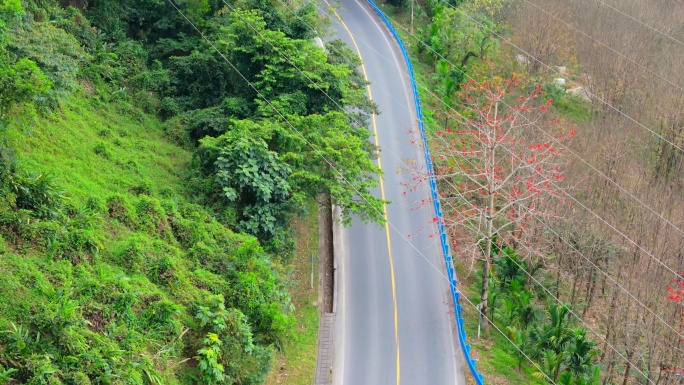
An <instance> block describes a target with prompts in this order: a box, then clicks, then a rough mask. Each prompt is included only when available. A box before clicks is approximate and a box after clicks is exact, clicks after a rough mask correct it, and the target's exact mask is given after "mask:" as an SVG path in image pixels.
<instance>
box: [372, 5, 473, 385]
mask: <svg viewBox="0 0 684 385" xmlns="http://www.w3.org/2000/svg"><path fill="white" fill-rule="evenodd" d="M367 1H368V3H369V4H370V5H371V7H373V9H374V10H375V12H377V14H378V15H379V16H380V18H381V19H382V21H383V22H384V23H385V25H386V26H387V28H388V29H389V31H390V32H391V33H392V36H394V39H395V40H396V41H397V44H399V48H401V52H402V54H403V55H404V60H406V66H407V67H408V73H409V77H410V78H411V88H412V89H413V100H414V102H415V103H416V113H417V115H418V126H419V127H420V137H421V138H422V140H423V149H424V155H425V163H426V164H427V169H428V175H429V178H430V192H431V194H432V203H433V205H434V207H435V215H436V216H437V224H438V227H439V238H440V240H441V242H442V251H443V252H444V261H445V263H446V269H447V273H448V275H449V280H450V281H451V285H450V286H451V298H452V299H453V301H454V311H455V313H456V326H457V330H458V341H459V343H460V344H461V349H462V350H463V354H464V356H465V360H466V363H467V364H468V368H470V372H471V373H472V374H473V377H475V382H477V384H478V385H484V376H483V375H482V374H480V373H478V372H477V368H476V363H477V360H474V359H472V358H471V357H470V345H468V344H467V343H466V332H465V330H464V326H463V324H464V321H463V314H462V306H461V304H460V301H459V299H460V294H461V293H460V292H459V291H458V290H457V289H456V285H457V284H458V280H457V279H456V275H455V274H454V262H453V258H452V257H451V253H450V252H449V242H448V241H447V234H446V232H445V229H444V221H443V220H442V209H441V204H440V202H439V194H438V193H437V183H436V182H435V174H434V172H433V171H432V170H433V167H432V158H431V157H430V148H429V147H428V142H427V137H426V136H425V125H424V123H423V110H422V108H421V107H420V96H419V95H418V87H417V86H416V78H415V76H414V75H413V66H412V65H411V59H410V58H409V54H408V51H407V50H406V47H405V46H404V42H403V41H402V40H401V37H399V34H398V33H397V31H396V30H395V29H394V27H393V26H392V23H391V22H390V21H389V19H388V18H387V16H385V13H384V12H382V11H381V10H380V8H378V6H377V5H376V4H375V2H373V0H367Z"/></svg>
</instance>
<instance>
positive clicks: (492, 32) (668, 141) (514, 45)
mask: <svg viewBox="0 0 684 385" xmlns="http://www.w3.org/2000/svg"><path fill="white" fill-rule="evenodd" d="M442 2H443V3H444V4H445V5H447V6H448V7H450V8H452V9H454V10H456V11H458V12H460V13H461V14H462V15H464V16H465V17H467V18H468V19H470V20H471V21H472V22H473V23H475V24H477V25H478V26H480V28H481V29H482V30H483V32H484V31H489V32H490V33H491V34H492V35H494V36H496V37H498V38H499V39H501V40H502V41H503V42H505V43H506V44H508V45H510V46H511V47H514V48H515V49H517V50H518V51H520V52H522V53H524V54H525V55H527V56H528V57H530V58H532V59H534V60H535V61H536V62H538V63H539V64H541V65H543V66H544V67H546V68H548V69H549V70H551V71H553V72H554V73H556V74H557V75H558V76H560V77H561V78H562V79H565V80H568V79H567V78H565V77H564V76H563V74H561V73H560V72H558V71H557V70H556V69H555V68H553V67H551V66H549V65H548V64H546V63H544V62H543V61H541V60H540V59H538V58H537V57H536V56H534V55H532V54H530V53H529V52H527V51H525V50H524V49H522V48H520V47H519V46H518V45H516V44H515V43H513V42H511V41H510V40H508V39H506V38H505V37H503V36H501V34H499V33H497V32H496V31H494V30H493V29H491V28H488V27H487V26H485V25H483V24H482V23H481V22H479V21H477V20H475V19H474V18H473V17H472V16H470V15H468V13H467V12H464V11H463V10H461V9H459V8H456V7H455V6H453V5H451V4H449V3H448V2H446V1H444V0H442ZM445 60H446V59H445ZM452 65H453V63H452ZM587 92H588V93H589V94H590V95H591V96H593V97H594V98H595V99H597V100H598V101H600V102H601V103H603V104H604V105H606V106H608V107H609V108H610V109H612V110H614V111H615V112H617V113H618V114H620V115H622V116H624V117H625V118H627V119H628V120H630V121H631V122H633V123H636V124H637V125H638V126H640V127H642V128H644V129H645V130H647V131H649V132H650V133H651V134H653V135H654V136H656V137H658V138H660V139H661V140H662V141H664V142H666V143H668V144H669V145H671V146H672V147H674V148H676V149H678V150H679V151H682V152H684V149H683V148H681V147H679V146H678V145H676V144H675V143H673V142H672V141H670V140H668V139H667V138H665V137H664V136H662V135H660V134H658V133H657V132H655V131H654V130H653V129H651V128H649V127H646V126H645V125H644V124H642V123H641V122H639V121H637V120H636V119H634V118H632V117H631V116H629V115H627V114H626V113H624V112H622V111H621V110H620V109H618V108H616V107H614V106H613V105H612V104H610V103H608V102H607V101H605V100H603V99H601V98H600V97H599V96H598V95H596V94H594V93H593V92H591V91H589V90H587Z"/></svg>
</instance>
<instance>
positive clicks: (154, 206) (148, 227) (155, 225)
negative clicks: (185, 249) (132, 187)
mask: <svg viewBox="0 0 684 385" xmlns="http://www.w3.org/2000/svg"><path fill="white" fill-rule="evenodd" d="M135 214H136V228H137V229H138V230H141V231H145V232H147V233H150V234H159V235H162V236H163V235H165V234H166V233H167V232H168V230H169V227H168V223H167V217H166V211H165V210H164V208H162V206H161V204H160V203H159V201H158V200H157V199H154V198H150V197H148V196H145V195H142V196H140V199H139V200H138V202H137V203H136V204H135Z"/></svg>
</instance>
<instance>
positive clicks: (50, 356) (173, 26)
mask: <svg viewBox="0 0 684 385" xmlns="http://www.w3.org/2000/svg"><path fill="white" fill-rule="evenodd" d="M68 4H71V5H74V6H75V7H69V8H64V7H65V6H66V5H68ZM177 4H179V6H180V7H181V9H182V10H183V12H184V13H186V14H187V15H188V17H189V18H190V19H191V20H193V22H194V23H195V24H196V25H197V26H198V27H199V28H200V29H202V31H203V33H205V34H206V36H208V37H209V39H210V40H211V41H214V42H216V44H217V46H218V47H219V49H220V50H221V52H222V53H223V54H224V55H226V56H227V57H229V58H230V59H231V60H233V61H234V62H235V63H236V64H237V65H238V68H239V69H240V70H241V71H243V73H244V74H245V76H247V77H248V79H249V80H250V81H251V82H252V83H253V84H254V85H256V86H257V87H258V88H259V89H260V90H262V91H263V92H264V94H265V95H266V96H267V97H268V98H269V99H270V100H272V101H273V104H274V105H275V106H276V107H277V108H278V109H279V110H280V111H281V112H282V113H284V114H287V119H288V120H289V121H291V122H292V123H293V124H294V125H295V127H296V129H297V130H298V131H299V133H300V134H301V135H302V136H303V137H301V136H300V135H299V134H297V133H296V132H294V131H292V129H291V127H289V126H288V125H284V124H283V120H282V118H281V117H280V116H279V115H278V114H276V113H274V111H273V110H272V109H271V107H269V106H268V105H267V104H265V103H263V101H262V100H261V99H260V98H259V97H258V95H256V93H254V92H253V90H252V89H251V88H250V87H248V86H247V85H246V84H245V83H244V82H243V81H242V79H241V78H239V77H238V76H237V75H236V73H235V71H234V70H233V69H232V68H230V66H229V65H228V64H227V63H226V62H225V61H224V60H223V58H222V57H221V55H219V54H218V53H217V52H215V51H214V50H213V48H211V47H209V46H207V45H206V44H204V43H203V42H201V39H200V38H199V37H198V36H197V34H196V32H195V31H194V30H193V29H192V28H191V27H190V26H189V25H188V24H187V22H186V21H185V20H184V19H183V18H182V17H181V16H180V15H179V14H178V13H176V12H173V11H172V9H170V8H169V6H168V4H167V3H165V2H160V1H157V0H143V1H133V0H123V1H118V0H103V1H97V2H80V1H59V2H58V1H53V0H27V1H26V2H25V3H24V6H25V7H26V10H27V12H26V13H24V12H23V8H22V6H21V3H19V2H18V1H15V0H2V3H0V121H1V122H2V128H3V130H0V146H1V147H0V159H1V163H0V251H1V252H2V257H0V271H2V272H3V276H4V275H7V279H3V280H2V281H0V346H2V347H3V349H2V350H3V351H2V354H0V383H3V382H8V383H15V382H16V383H27V384H59V383H64V384H81V385H87V384H135V385H137V384H140V385H142V384H189V383H242V384H260V383H262V382H263V377H264V374H265V373H266V371H267V370H268V368H269V367H270V364H271V362H272V360H273V354H274V349H275V348H276V347H280V346H281V341H282V340H283V338H284V337H285V336H287V334H288V333H289V330H291V329H292V326H293V318H292V315H291V312H292V304H291V301H290V296H289V294H288V292H287V280H286V274H285V272H286V271H287V270H286V268H285V267H283V266H282V265H281V262H282V261H285V260H288V255H289V254H290V253H291V250H292V248H293V241H292V232H293V231H292V228H291V227H290V224H289V222H290V219H291V218H292V217H293V216H294V215H296V213H297V210H298V209H300V208H301V206H302V204H303V203H304V202H305V201H306V200H307V199H309V198H311V197H315V196H317V195H319V194H320V193H324V192H326V193H329V194H330V196H331V197H332V199H333V201H334V202H335V203H337V204H339V205H340V206H342V207H343V209H344V213H345V218H347V219H349V218H350V217H351V214H353V213H357V214H360V216H361V217H364V218H365V219H371V220H381V216H379V215H378V214H377V213H378V212H381V210H379V208H380V205H381V203H382V202H381V201H380V200H378V199H377V198H374V197H373V196H372V195H371V194H370V190H371V189H372V188H373V187H375V186H376V183H377V182H376V179H375V175H376V174H377V173H378V172H379V170H378V169H377V167H375V166H374V164H373V159H374V157H375V156H376V153H375V151H376V150H375V149H374V147H373V146H372V145H371V144H370V141H369V139H370V133H369V131H368V129H367V123H368V120H369V116H370V113H371V112H372V111H374V110H375V111H376V110H377V109H376V106H374V105H373V104H372V103H371V102H369V101H368V99H367V98H366V97H365V95H364V86H365V84H366V82H365V80H364V79H363V77H362V75H361V74H360V73H359V72H358V70H357V67H358V63H360V61H359V60H358V58H355V57H354V56H353V55H352V54H351V52H350V51H349V50H348V49H346V48H344V49H343V48H342V46H341V45H340V44H341V43H340V42H331V43H330V44H333V45H334V44H337V45H338V46H339V50H338V51H339V52H341V54H338V53H337V52H335V53H330V54H326V52H325V51H324V50H322V49H320V48H319V47H317V46H315V45H314V44H313V42H312V37H313V36H312V32H311V30H310V28H309V26H308V25H306V24H305V23H304V22H302V21H301V20H300V18H302V19H303V20H305V21H306V23H308V24H309V25H316V24H318V23H319V15H318V12H317V9H316V8H315V5H314V4H306V5H298V6H297V7H295V8H294V9H293V8H292V7H291V6H285V5H283V4H280V3H277V2H273V1H271V0H241V1H237V2H235V3H234V6H235V9H231V8H232V7H233V3H231V5H230V6H228V7H226V6H225V4H224V3H222V2H215V1H208V0H187V1H179V2H177ZM286 7H287V8H286ZM293 15H296V16H293ZM253 26H254V27H255V28H257V31H258V32H257V33H256V34H255V33H254V31H253V30H252V27H253ZM283 54H285V55H287V56H288V58H289V59H290V60H291V61H293V62H294V63H295V64H296V65H297V66H298V67H299V68H300V69H302V71H304V74H302V73H300V72H299V70H297V69H294V68H293V67H292V65H291V64H290V63H289V62H288V61H287V60H284V59H283V56H282V55H283ZM342 55H348V56H349V58H351V63H350V60H349V58H346V57H342ZM354 63H356V64H354ZM311 80H313V81H314V84H312V83H311ZM321 90H323V91H325V93H327V94H328V95H329V96H330V97H331V98H332V100H330V99H329V98H328V97H327V96H325V94H323V93H322V92H321ZM56 107H59V110H58V111H54V112H52V111H51V110H55V108H56ZM348 111H352V113H351V118H349V116H347V115H346V114H345V112H348ZM153 114H155V115H158V116H154V115H153ZM160 119H163V120H164V122H162V121H161V120H160ZM167 139H172V140H173V141H175V142H177V143H178V144H181V145H182V146H183V147H184V148H186V149H183V148H179V147H178V146H177V145H175V144H172V143H169V142H168V141H167ZM198 144H199V145H198ZM311 145H313V146H315V147H316V150H314V149H312V147H311ZM187 149H191V150H196V155H197V156H196V160H197V162H196V163H192V162H191V152H190V151H188V150H187ZM15 151H16V152H15ZM319 153H320V154H323V156H325V158H326V159H327V160H329V161H330V162H331V164H332V167H334V168H336V169H337V170H339V172H340V173H342V175H343V178H342V179H341V178H340V176H339V174H338V171H336V170H334V169H333V168H332V167H331V164H328V163H327V162H326V161H324V160H323V159H321V157H320V155H319ZM195 166H196V167H195ZM349 184H352V185H353V186H354V189H350V188H349ZM354 190H357V192H358V195H357V192H355V191H354ZM359 195H361V196H362V197H363V198H365V199H368V200H369V201H370V202H371V205H370V206H369V205H367V204H365V203H363V202H360V201H359V200H358V197H359ZM255 236H256V237H255ZM188 362H197V364H198V365H189V364H188Z"/></svg>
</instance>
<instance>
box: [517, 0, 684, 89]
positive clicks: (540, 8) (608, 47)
mask: <svg viewBox="0 0 684 385" xmlns="http://www.w3.org/2000/svg"><path fill="white" fill-rule="evenodd" d="M525 2H526V3H528V4H530V5H531V6H533V7H535V8H537V9H538V10H540V11H542V12H544V13H545V14H546V15H548V16H551V17H553V18H554V19H556V20H557V21H559V22H561V23H563V24H565V25H566V26H568V27H570V28H572V29H574V30H575V31H577V32H579V33H581V34H582V35H584V36H586V37H588V38H589V39H591V40H593V41H595V42H596V43H598V44H600V45H602V46H604V47H606V48H607V49H609V50H611V51H612V52H614V53H616V54H618V55H620V56H622V57H623V58H625V59H627V60H629V61H630V62H631V63H632V64H634V65H636V66H637V67H639V68H641V69H643V70H644V71H646V72H648V73H650V74H651V75H654V76H656V77H657V78H659V79H660V80H663V81H665V82H667V83H668V84H670V85H672V86H674V87H677V88H678V89H679V90H680V91H684V87H681V86H680V85H678V84H675V83H674V82H672V81H670V80H669V79H667V78H665V77H663V76H661V75H660V74H658V73H656V72H654V71H652V70H650V69H648V68H647V67H646V66H644V65H642V64H640V63H638V62H637V61H636V60H634V59H631V58H629V57H627V55H625V54H623V53H621V52H619V51H617V50H615V49H613V48H612V47H610V46H608V45H607V44H605V43H604V42H602V41H600V40H598V39H596V38H595V37H593V36H591V35H589V34H588V33H586V32H584V31H582V30H581V29H579V28H577V27H575V26H574V25H572V24H570V23H568V22H566V21H565V20H563V19H561V18H559V17H558V16H556V15H554V14H552V13H551V12H549V11H547V10H545V9H544V8H542V7H540V6H538V5H537V4H535V3H533V2H531V1H530V0H525Z"/></svg>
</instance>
